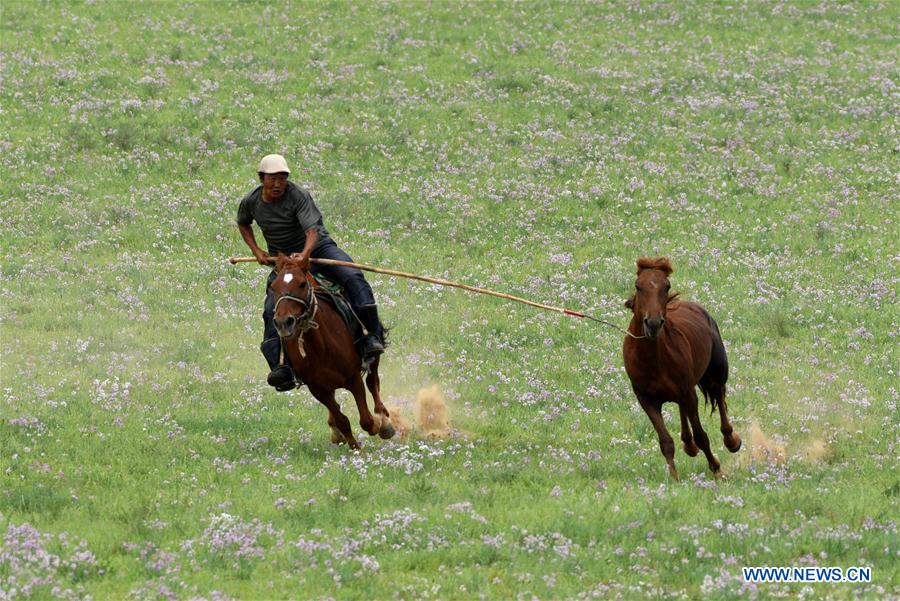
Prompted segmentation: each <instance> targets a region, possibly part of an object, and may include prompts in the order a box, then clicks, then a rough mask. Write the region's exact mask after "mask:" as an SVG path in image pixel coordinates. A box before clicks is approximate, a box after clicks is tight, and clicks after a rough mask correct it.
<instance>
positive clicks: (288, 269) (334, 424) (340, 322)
mask: <svg viewBox="0 0 900 601" xmlns="http://www.w3.org/2000/svg"><path fill="white" fill-rule="evenodd" d="M275 271H276V273H277V277H276V278H275V280H274V281H273V282H272V292H273V294H274V295H275V328H276V329H277V330H278V335H279V336H280V337H281V340H282V348H284V352H285V353H286V354H287V358H288V359H289V360H290V364H291V366H292V367H293V368H294V371H295V372H296V373H297V374H298V375H299V376H300V378H301V379H302V380H303V382H304V383H306V385H307V387H308V388H309V391H310V392H311V393H312V395H313V396H314V397H316V399H317V400H318V401H319V402H320V403H322V404H323V405H325V407H326V408H327V409H328V425H329V426H330V427H331V442H333V443H335V444H341V443H344V442H346V443H347V444H348V445H349V446H350V448H353V449H358V448H359V443H358V442H357V441H356V439H355V438H354V437H353V429H352V428H351V426H350V420H349V419H347V416H346V415H344V414H343V413H341V408H340V405H338V403H337V401H336V400H335V398H334V393H335V391H336V390H338V389H339V388H345V389H347V390H349V391H350V393H351V394H353V398H354V399H355V400H356V407H357V409H358V410H359V425H360V426H362V429H363V430H365V431H366V432H368V433H369V434H371V435H375V434H378V435H379V436H381V438H385V439H387V438H391V437H392V436H393V435H394V427H393V425H392V424H391V417H390V414H389V413H388V410H387V409H386V408H385V406H384V405H383V404H382V402H381V381H380V379H379V377H378V364H379V360H380V357H376V358H375V360H373V361H372V363H371V365H369V369H368V375H367V376H366V380H365V384H363V376H362V359H361V358H360V356H359V353H358V352H357V350H356V348H355V346H354V344H353V336H352V334H351V333H350V329H349V328H348V327H347V324H346V322H345V321H344V319H343V318H342V317H341V316H340V314H339V313H338V312H337V310H336V309H335V308H334V307H333V306H332V305H331V303H330V302H328V301H325V300H322V301H320V299H319V295H318V294H317V293H316V292H315V285H314V280H313V278H312V275H311V274H310V273H309V254H308V253H304V254H301V255H299V256H293V255H292V257H286V256H284V255H278V258H277V259H276V260H275ZM366 386H368V387H369V391H370V392H371V393H372V397H373V398H374V400H375V415H372V413H371V412H370V411H369V406H368V403H367V401H366Z"/></svg>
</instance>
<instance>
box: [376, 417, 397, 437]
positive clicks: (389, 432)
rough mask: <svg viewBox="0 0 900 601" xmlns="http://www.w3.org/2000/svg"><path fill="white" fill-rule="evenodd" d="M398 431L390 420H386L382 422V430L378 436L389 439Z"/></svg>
mask: <svg viewBox="0 0 900 601" xmlns="http://www.w3.org/2000/svg"><path fill="white" fill-rule="evenodd" d="M396 433H397V432H396V431H395V430H394V426H393V425H392V424H391V422H389V421H388V420H385V421H384V422H383V423H382V424H381V430H379V431H378V436H380V437H381V438H383V439H384V440H387V439H388V438H393V437H394V434H396Z"/></svg>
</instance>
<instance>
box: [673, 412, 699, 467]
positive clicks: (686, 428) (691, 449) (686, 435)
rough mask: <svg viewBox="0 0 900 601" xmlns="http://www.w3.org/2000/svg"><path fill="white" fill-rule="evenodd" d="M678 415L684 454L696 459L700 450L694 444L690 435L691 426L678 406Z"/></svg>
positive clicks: (691, 434)
mask: <svg viewBox="0 0 900 601" xmlns="http://www.w3.org/2000/svg"><path fill="white" fill-rule="evenodd" d="M678 414H679V415H680V416H681V442H682V444H683V445H684V452H685V453H687V454H688V455H689V456H691V457H696V456H697V453H699V452H700V449H698V448H697V443H696V442H694V435H693V433H691V425H690V424H689V423H688V419H687V415H686V414H685V412H684V409H682V408H681V405H679V406H678Z"/></svg>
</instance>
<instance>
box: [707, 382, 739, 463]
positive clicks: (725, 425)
mask: <svg viewBox="0 0 900 601" xmlns="http://www.w3.org/2000/svg"><path fill="white" fill-rule="evenodd" d="M710 396H712V398H713V400H714V404H716V405H718V407H719V421H720V424H721V428H720V429H721V431H722V439H723V440H724V441H725V448H726V449H728V450H729V451H731V452H732V453H737V452H738V451H739V450H741V437H740V436H739V435H738V433H737V432H735V431H734V428H732V427H731V422H730V421H728V405H727V404H726V403H725V385H724V384H721V385H719V384H715V385H713V387H712V389H711V390H710Z"/></svg>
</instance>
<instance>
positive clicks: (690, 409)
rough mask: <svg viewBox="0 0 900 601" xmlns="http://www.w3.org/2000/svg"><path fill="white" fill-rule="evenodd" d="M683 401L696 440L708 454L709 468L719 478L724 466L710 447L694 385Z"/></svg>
mask: <svg viewBox="0 0 900 601" xmlns="http://www.w3.org/2000/svg"><path fill="white" fill-rule="evenodd" d="M683 402H684V406H683V407H682V410H683V411H685V412H686V413H687V415H688V419H689V420H690V421H691V429H692V430H693V431H694V440H695V441H696V442H697V446H698V447H700V450H701V451H703V454H704V455H706V461H707V462H708V463H709V469H711V470H712V472H713V474H715V476H716V477H717V478H718V477H719V476H721V475H722V467H721V466H720V465H719V460H718V459H716V456H715V455H713V453H712V449H710V448H709V436H707V435H706V431H705V430H703V425H702V424H701V423H700V414H699V413H698V411H697V392H696V391H695V390H694V389H693V387H692V388H691V390H690V392H689V393H688V394H687V396H686V397H685V400H684V401H683Z"/></svg>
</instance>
